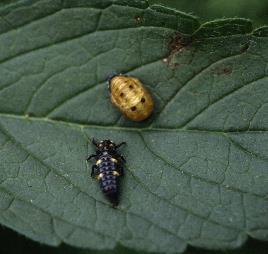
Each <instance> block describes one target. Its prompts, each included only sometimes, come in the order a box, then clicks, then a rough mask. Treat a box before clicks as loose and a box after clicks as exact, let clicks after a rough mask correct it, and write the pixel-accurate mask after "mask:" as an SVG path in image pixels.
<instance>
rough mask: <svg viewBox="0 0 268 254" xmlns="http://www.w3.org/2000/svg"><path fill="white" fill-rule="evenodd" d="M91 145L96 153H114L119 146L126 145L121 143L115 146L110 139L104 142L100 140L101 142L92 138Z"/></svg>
mask: <svg viewBox="0 0 268 254" xmlns="http://www.w3.org/2000/svg"><path fill="white" fill-rule="evenodd" d="M92 143H93V144H94V145H95V146H96V148H97V151H98V152H104V151H107V152H109V151H115V150H116V149H117V148H119V147H120V146H121V145H124V144H126V143H125V142H122V143H120V144H118V145H117V144H115V143H114V142H113V141H112V140H110V139H104V140H101V141H96V140H95V139H94V138H93V140H92Z"/></svg>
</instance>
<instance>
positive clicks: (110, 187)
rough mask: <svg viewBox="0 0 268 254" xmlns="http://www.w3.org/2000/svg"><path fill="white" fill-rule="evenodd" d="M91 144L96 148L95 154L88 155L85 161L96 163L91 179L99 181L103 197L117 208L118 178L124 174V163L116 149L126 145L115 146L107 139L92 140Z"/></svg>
mask: <svg viewBox="0 0 268 254" xmlns="http://www.w3.org/2000/svg"><path fill="white" fill-rule="evenodd" d="M92 143H93V144H94V145H95V147H96V154H92V155H90V156H89V157H88V158H87V161H89V160H90V159H91V158H95V159H96V163H95V164H94V165H93V166H92V171H91V177H94V178H96V179H97V180H98V181H99V183H100V188H101V190H102V192H103V193H104V195H105V196H106V197H107V199H108V200H109V201H110V202H111V203H112V204H113V205H114V206H117V205H118V202H119V177H121V176H123V174H124V168H123V163H124V162H125V159H124V157H123V156H122V155H121V154H120V153H119V152H118V150H117V149H118V148H119V147H120V146H121V145H123V144H126V143H125V142H122V143H120V144H118V145H116V144H115V143H114V142H113V141H111V140H109V139H106V140H102V141H100V142H97V141H96V140H95V139H93V140H92Z"/></svg>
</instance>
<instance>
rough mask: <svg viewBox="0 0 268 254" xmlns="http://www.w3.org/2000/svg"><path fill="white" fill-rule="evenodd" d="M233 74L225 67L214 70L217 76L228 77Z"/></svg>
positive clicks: (230, 68) (230, 69) (229, 68)
mask: <svg viewBox="0 0 268 254" xmlns="http://www.w3.org/2000/svg"><path fill="white" fill-rule="evenodd" d="M232 72H233V69H232V67H231V66H225V67H223V68H218V69H217V70H216V74H217V75H229V74H231V73H232Z"/></svg>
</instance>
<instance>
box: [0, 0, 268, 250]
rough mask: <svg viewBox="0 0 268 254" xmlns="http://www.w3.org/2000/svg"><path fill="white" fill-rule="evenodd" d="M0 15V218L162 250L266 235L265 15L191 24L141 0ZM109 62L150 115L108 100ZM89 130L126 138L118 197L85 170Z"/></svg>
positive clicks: (13, 6) (44, 3) (44, 235)
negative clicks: (139, 89)
mask: <svg viewBox="0 0 268 254" xmlns="http://www.w3.org/2000/svg"><path fill="white" fill-rule="evenodd" d="M0 15H1V16H0V17H1V19H0V31H1V35H0V129H1V132H0V144H1V151H0V158H1V165H0V167H1V168H0V169H1V170H0V181H1V185H0V209H1V210H0V211H1V212H0V221H1V223H2V224H3V225H6V226H8V227H10V228H13V229H15V230H16V231H18V232H20V233H22V234H25V235H26V236H28V237H30V238H31V239H34V240H37V241H39V242H42V243H46V244H49V245H59V244H60V243H62V242H64V243H67V244H70V245H73V246H77V247H83V248H91V249H112V248H114V247H115V246H116V245H117V244H120V245H123V246H125V247H130V248H134V249H137V250H145V251H154V252H166V253H174V252H182V251H183V250H184V249H185V248H186V246H187V244H189V245H192V246H199V247H204V248H214V249H218V248H221V249H222V248H235V247H238V246H240V245H241V244H243V243H244V242H245V241H246V239H247V237H248V235H250V236H252V237H253V238H256V239H261V240H267V239H268V230H267V227H268V220H267V215H268V200H267V193H268V185H267V183H268V171H267V166H268V154H267V150H268V133H267V127H268V114H267V112H268V99H267V98H268V84H267V80H268V79H267V71H268V69H267V60H268V54H267V53H268V48H267V47H268V39H267V35H268V32H267V28H262V29H259V30H256V31H254V32H252V27H251V23H250V22H249V21H247V20H243V19H229V20H219V21H214V22H210V23H207V24H204V25H203V26H201V27H199V24H198V22H197V21H196V19H195V18H193V17H191V16H188V15H185V14H182V13H179V12H175V11H173V10H169V9H165V8H163V7H160V6H152V7H149V6H148V4H147V2H144V1H110V0H106V1H82V0H78V1H71V0H68V1H55V0H40V1H7V3H6V4H3V5H2V6H1V8H0ZM191 33H194V36H193V38H192V39H189V38H188V39H185V38H182V37H181V34H191ZM113 71H117V72H121V73H127V74H131V75H135V76H137V77H138V78H140V79H141V80H142V81H143V82H144V83H145V84H146V85H147V86H148V87H149V89H150V91H151V92H152V94H153V97H154V99H155V102H156V103H155V104H156V108H155V112H154V115H153V116H152V117H151V118H150V119H149V120H147V121H146V122H144V123H142V124H141V123H139V124H137V123H135V124H134V123H132V122H130V121H127V120H126V119H124V118H123V117H121V115H120V114H119V113H118V111H117V110H116V109H114V107H112V106H111V103H110V101H109V96H108V91H107V85H106V79H107V76H108V75H109V74H110V73H111V72H113ZM92 137H95V138H99V139H103V138H111V139H113V140H114V141H117V142H119V141H127V143H128V146H127V147H126V148H124V150H123V153H124V155H125V157H126V158H127V172H126V176H125V178H124V180H123V181H122V189H123V193H122V200H121V203H120V205H119V207H118V209H113V208H111V206H110V205H109V204H108V203H107V201H106V200H105V199H104V198H103V196H102V194H101V192H100V190H99V188H98V186H97V183H96V182H95V181H94V180H92V179H91V178H90V177H89V172H90V166H89V165H87V163H86V161H85V158H86V157H87V155H88V154H90V153H92V152H94V151H93V147H92V146H91V144H90V143H89V139H91V138H92Z"/></svg>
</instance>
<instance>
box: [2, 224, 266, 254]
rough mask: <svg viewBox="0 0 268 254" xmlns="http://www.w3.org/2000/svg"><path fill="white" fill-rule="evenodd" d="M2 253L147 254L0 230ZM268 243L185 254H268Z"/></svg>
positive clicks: (254, 241) (191, 250)
mask: <svg viewBox="0 0 268 254" xmlns="http://www.w3.org/2000/svg"><path fill="white" fill-rule="evenodd" d="M0 239H1V242H0V243H1V244H0V253H1V254H14V253H16V254H22V253H27V254H30V253H38V254H48V253H49V254H61V253H64V254H145V253H144V252H140V251H133V250H129V249H126V248H123V247H117V248H116V249H115V250H114V251H94V250H93V251H89V250H79V249H76V248H73V247H70V246H67V245H61V246H60V247H58V248H54V247H48V246H46V245H41V244H39V243H37V242H34V241H31V240H29V239H27V238H25V237H24V236H21V235H19V234H17V233H16V232H14V231H12V230H10V229H7V228H4V227H2V228H0ZM267 250H268V242H261V241H257V240H253V239H249V240H248V241H247V243H246V244H245V245H244V246H243V247H242V248H241V249H238V250H233V251H208V250H201V249H196V248H192V247H190V248H188V250H187V251H186V252H185V254H267Z"/></svg>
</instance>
